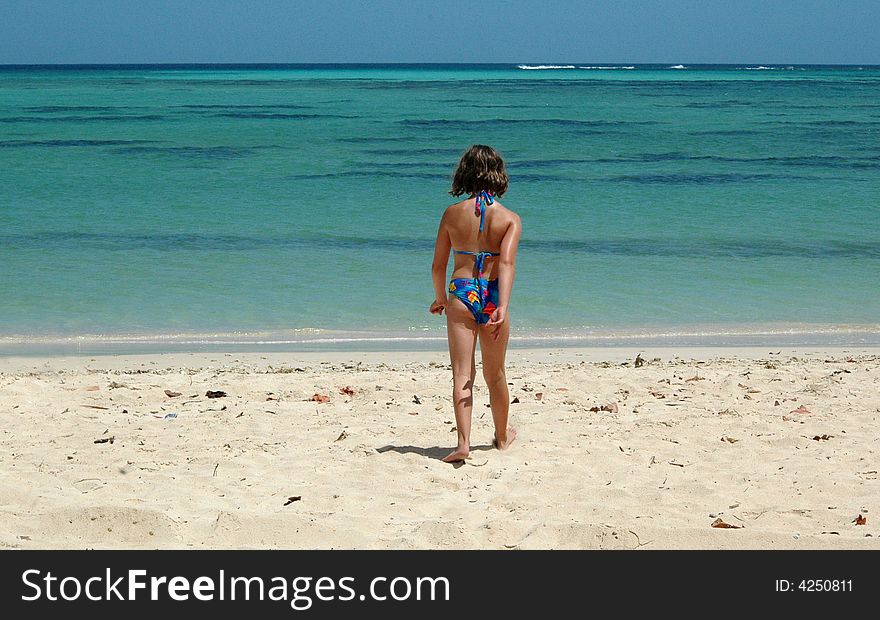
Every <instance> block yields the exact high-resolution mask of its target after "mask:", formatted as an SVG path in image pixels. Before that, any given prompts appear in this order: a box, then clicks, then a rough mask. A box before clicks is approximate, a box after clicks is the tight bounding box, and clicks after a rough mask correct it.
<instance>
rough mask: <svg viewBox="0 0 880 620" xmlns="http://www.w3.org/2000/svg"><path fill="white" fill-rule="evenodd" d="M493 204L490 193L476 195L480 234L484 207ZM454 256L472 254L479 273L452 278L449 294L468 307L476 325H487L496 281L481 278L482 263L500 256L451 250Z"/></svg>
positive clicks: (495, 304) (493, 301) (496, 290)
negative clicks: (474, 275) (491, 257)
mask: <svg viewBox="0 0 880 620" xmlns="http://www.w3.org/2000/svg"><path fill="white" fill-rule="evenodd" d="M491 204H495V196H494V194H493V193H492V192H487V191H481V192H479V193H478V194H477V200H476V203H475V213H474V214H475V215H476V214H477V213H479V215H480V232H483V224H484V222H485V220H486V207H487V206H488V205H491ZM453 251H454V252H455V253H456V254H472V255H473V257H474V269H476V271H477V272H478V273H479V276H477V277H476V278H454V279H452V280H450V281H449V292H450V293H452V294H453V295H455V296H456V297H458V298H459V299H460V300H461V301H462V303H463V304H464V305H466V306H467V307H468V309H469V310H470V311H471V314H473V315H474V320H476V322H477V324H479V325H481V324H483V323H488V322H489V318H490V317H491V316H492V313H493V312H495V308H496V306H497V304H498V279H497V278H496V279H494V280H487V279H486V278H484V277H483V263H484V261H485V260H486V257H487V256H500V253H498V252H468V251H466V250H453Z"/></svg>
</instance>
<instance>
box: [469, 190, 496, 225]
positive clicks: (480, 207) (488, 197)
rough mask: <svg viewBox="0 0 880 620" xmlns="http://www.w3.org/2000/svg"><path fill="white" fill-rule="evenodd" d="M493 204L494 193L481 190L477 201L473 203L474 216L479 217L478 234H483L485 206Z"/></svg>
mask: <svg viewBox="0 0 880 620" xmlns="http://www.w3.org/2000/svg"><path fill="white" fill-rule="evenodd" d="M493 204H495V193H494V192H487V191H486V190H481V191H480V192H479V193H478V194H477V200H476V202H475V203H474V215H479V216H480V232H483V223H484V222H485V220H486V206H487V205H493Z"/></svg>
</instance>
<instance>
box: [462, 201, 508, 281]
mask: <svg viewBox="0 0 880 620" xmlns="http://www.w3.org/2000/svg"><path fill="white" fill-rule="evenodd" d="M493 204H495V194H493V193H492V192H487V191H486V190H482V191H481V192H478V193H477V200H476V202H475V203H474V215H479V216H480V232H483V225H484V223H485V221H486V207H487V206H489V205H493ZM453 252H455V253H456V254H472V255H473V256H474V261H475V263H476V264H475V265H474V266H475V267H476V269H477V271H478V272H480V277H481V278H482V277H483V261H485V260H486V257H487V256H501V253H500V252H468V251H467V250H453Z"/></svg>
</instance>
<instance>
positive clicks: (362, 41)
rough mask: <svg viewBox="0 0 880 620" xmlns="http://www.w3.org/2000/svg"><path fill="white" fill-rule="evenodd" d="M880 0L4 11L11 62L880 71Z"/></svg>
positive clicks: (220, 3) (87, 2)
mask: <svg viewBox="0 0 880 620" xmlns="http://www.w3.org/2000/svg"><path fill="white" fill-rule="evenodd" d="M878 33H880V0H838V1H837V2H832V1H826V0H761V1H756V0H724V1H721V0H665V1H664V0H643V1H641V2H638V1H635V0H616V1H611V0H595V1H590V0H581V1H570V0H558V1H553V0H545V1H544V2H541V1H537V0H507V1H501V0H471V1H462V0H449V1H445V2H444V1H442V0H438V1H436V2H428V1H425V0H409V1H401V0H372V1H371V0H323V1H296V0H288V1H283V0H103V1H102V0H0V63H3V64H8V63H154V62H156V63H158V62H292V63H296V62H503V63H508V62H509V63H520V62H531V63H538V62H540V63H568V62H572V63H584V62H594V63H595V62H598V63H617V62H632V63H649V62H658V63H678V62H683V63H685V62H690V63H746V62H749V63H761V62H762V63H804V64H810V63H817V64H820V63H829V64H834V63H842V64H846V63H853V64H880V36H878Z"/></svg>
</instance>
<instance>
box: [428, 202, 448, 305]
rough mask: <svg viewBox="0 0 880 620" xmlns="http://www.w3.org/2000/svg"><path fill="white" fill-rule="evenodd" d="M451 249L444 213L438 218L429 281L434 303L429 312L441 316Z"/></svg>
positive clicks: (444, 302)
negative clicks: (430, 281)
mask: <svg viewBox="0 0 880 620" xmlns="http://www.w3.org/2000/svg"><path fill="white" fill-rule="evenodd" d="M451 249H452V240H451V239H450V238H449V230H448V229H447V227H446V213H445V212H444V213H443V217H442V218H440V226H439V228H438V230H437V240H436V241H435V242H434V260H433V262H432V263H431V280H432V281H433V283H434V303H433V304H431V312H436V313H437V314H441V313H442V312H443V308H445V307H446V303H447V298H446V268H447V267H448V266H449V251H450V250H451Z"/></svg>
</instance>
